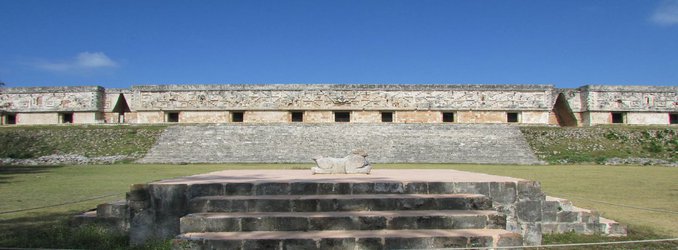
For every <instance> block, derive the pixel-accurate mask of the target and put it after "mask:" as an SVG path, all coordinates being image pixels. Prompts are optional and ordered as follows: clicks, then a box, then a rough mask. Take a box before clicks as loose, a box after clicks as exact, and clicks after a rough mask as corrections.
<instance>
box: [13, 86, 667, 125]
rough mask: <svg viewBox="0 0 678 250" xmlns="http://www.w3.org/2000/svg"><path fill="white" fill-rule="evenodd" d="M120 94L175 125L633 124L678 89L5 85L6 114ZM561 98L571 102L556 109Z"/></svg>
mask: <svg viewBox="0 0 678 250" xmlns="http://www.w3.org/2000/svg"><path fill="white" fill-rule="evenodd" d="M121 95H122V97H124V100H125V101H126V103H127V104H128V106H129V110H125V112H124V122H125V123H164V122H169V119H168V115H167V114H168V113H171V112H176V113H179V122H180V123H225V122H231V119H232V118H231V112H234V111H241V112H244V113H245V115H244V121H243V122H245V123H288V122H292V121H291V113H290V112H292V111H300V112H304V118H303V122H305V123H333V122H335V119H334V113H335V112H337V111H344V112H350V114H351V122H352V123H380V122H381V112H393V122H394V123H442V122H443V119H442V112H450V113H454V122H455V123H507V122H508V121H507V113H508V112H513V113H517V114H518V123H521V124H544V125H546V124H558V122H559V120H558V117H561V118H562V117H563V116H562V115H563V114H562V112H567V113H568V114H566V116H567V117H571V118H568V119H569V121H572V120H576V124H575V123H574V122H570V123H571V124H574V125H578V126H582V125H583V126H590V125H598V124H610V123H612V119H611V112H623V113H624V120H625V121H624V123H626V124H634V125H639V124H655V125H663V124H669V123H670V122H669V114H670V113H678V87H656V86H601V85H589V86H584V87H581V88H578V89H555V88H553V86H551V85H452V84H444V85H430V84H429V85H421V84H411V85H407V84H400V85H374V84H264V85H248V84H226V85H140V86H133V87H132V88H130V89H105V90H104V88H102V87H36V88H4V89H2V91H1V92H0V112H5V113H7V114H8V115H15V116H16V123H17V124H54V123H61V120H60V116H61V114H62V113H70V112H73V116H74V121H73V122H74V123H118V122H122V121H121V119H120V114H121V113H123V112H121V111H120V110H114V109H115V107H116V104H117V103H119V102H120V100H122V98H121ZM559 96H561V97H560V100H561V101H559V103H566V105H559V107H561V108H560V109H558V112H560V113H558V114H555V113H553V112H554V110H555V109H554V105H555V103H556V100H557V99H558V98H559ZM563 99H564V100H565V101H562V100H563ZM565 106H567V107H568V108H569V110H568V108H563V107H565ZM570 110H571V111H570ZM82 112H85V113H82ZM89 112H95V114H91V113H89ZM570 112H571V114H569V113H570ZM29 113H36V114H35V115H28V114H29ZM55 117H56V118H55ZM5 119H6V117H5V116H3V120H5Z"/></svg>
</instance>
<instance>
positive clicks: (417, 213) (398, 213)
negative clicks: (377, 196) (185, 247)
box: [182, 210, 500, 219]
mask: <svg viewBox="0 0 678 250" xmlns="http://www.w3.org/2000/svg"><path fill="white" fill-rule="evenodd" d="M492 215H500V214H499V212H497V211H494V210H392V211H331V212H231V213H220V212H213V213H191V214H188V215H186V216H184V217H182V219H183V218H196V217H200V218H205V219H212V218H214V219H222V218H253V217H256V218H264V217H277V218H279V217H304V218H327V217H355V216H363V217H367V216H374V217H377V216H381V217H425V216H492Z"/></svg>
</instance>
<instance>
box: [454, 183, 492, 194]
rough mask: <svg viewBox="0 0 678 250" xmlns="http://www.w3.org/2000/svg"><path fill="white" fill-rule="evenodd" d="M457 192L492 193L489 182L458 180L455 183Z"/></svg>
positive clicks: (455, 191)
mask: <svg viewBox="0 0 678 250" xmlns="http://www.w3.org/2000/svg"><path fill="white" fill-rule="evenodd" d="M454 193H455V194H482V195H487V196H489V195H490V184H489V183H487V182H456V183H454Z"/></svg>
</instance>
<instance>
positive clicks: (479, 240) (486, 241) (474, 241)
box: [468, 236, 493, 247]
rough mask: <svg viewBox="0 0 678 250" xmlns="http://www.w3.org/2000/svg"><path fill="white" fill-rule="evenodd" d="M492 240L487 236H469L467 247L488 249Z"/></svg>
mask: <svg viewBox="0 0 678 250" xmlns="http://www.w3.org/2000/svg"><path fill="white" fill-rule="evenodd" d="M492 242H493V239H492V237H489V236H471V237H469V238H468V247H489V246H492Z"/></svg>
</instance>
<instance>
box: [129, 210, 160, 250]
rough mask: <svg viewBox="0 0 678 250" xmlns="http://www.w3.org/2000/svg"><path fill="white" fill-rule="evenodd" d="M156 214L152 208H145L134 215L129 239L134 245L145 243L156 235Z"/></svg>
mask: <svg viewBox="0 0 678 250" xmlns="http://www.w3.org/2000/svg"><path fill="white" fill-rule="evenodd" d="M154 230H155V214H154V213H153V211H152V210H150V209H149V210H144V211H141V212H140V213H137V214H135V215H134V217H132V221H131V222H130V229H129V241H130V244H131V245H132V246H138V245H142V244H144V243H145V242H146V241H148V240H152V239H154V238H156V237H155V231H154Z"/></svg>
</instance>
